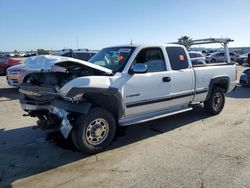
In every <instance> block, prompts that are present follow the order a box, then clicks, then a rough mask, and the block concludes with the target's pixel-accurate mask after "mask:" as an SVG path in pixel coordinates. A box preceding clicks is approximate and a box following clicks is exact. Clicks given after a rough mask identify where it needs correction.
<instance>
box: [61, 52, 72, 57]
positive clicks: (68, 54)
mask: <svg viewBox="0 0 250 188" xmlns="http://www.w3.org/2000/svg"><path fill="white" fill-rule="evenodd" d="M62 56H64V57H72V53H71V52H67V53H65V54H63V55H62Z"/></svg>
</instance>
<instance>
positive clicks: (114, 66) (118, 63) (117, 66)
mask: <svg viewBox="0 0 250 188" xmlns="http://www.w3.org/2000/svg"><path fill="white" fill-rule="evenodd" d="M134 49H135V48H134V47H113V48H104V49H102V50H101V51H100V52H99V53H97V54H96V55H95V56H93V57H92V58H91V59H90V60H89V62H90V63H93V64H96V65H100V66H102V67H105V68H108V69H111V70H112V71H113V72H114V73H115V72H121V71H122V69H123V68H124V67H125V65H126V63H127V61H128V59H129V58H130V56H131V54H132V53H133V51H134Z"/></svg>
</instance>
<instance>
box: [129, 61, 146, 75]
mask: <svg viewBox="0 0 250 188" xmlns="http://www.w3.org/2000/svg"><path fill="white" fill-rule="evenodd" d="M147 71H148V67H147V65H146V64H144V63H136V64H134V65H133V66H132V68H131V70H130V73H131V74H143V73H147Z"/></svg>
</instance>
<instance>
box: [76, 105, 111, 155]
mask: <svg viewBox="0 0 250 188" xmlns="http://www.w3.org/2000/svg"><path fill="white" fill-rule="evenodd" d="M115 132H116V123H115V120H114V117H113V116H112V114H111V113H109V112H108V111H106V110H105V109H102V108H93V109H91V110H90V111H89V113H88V114H86V115H81V116H80V117H79V118H78V119H77V120H76V122H75V127H74V130H73V131H72V139H73V143H74V145H75V146H76V148H77V149H78V150H80V151H81V152H85V153H89V154H93V153H98V152H100V151H102V150H104V149H105V148H106V147H107V146H108V145H109V144H110V143H111V141H112V140H113V138H114V136H115Z"/></svg>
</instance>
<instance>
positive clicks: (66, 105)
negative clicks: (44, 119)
mask: <svg viewBox="0 0 250 188" xmlns="http://www.w3.org/2000/svg"><path fill="white" fill-rule="evenodd" d="M20 103H21V107H22V108H23V110H24V111H26V112H28V113H29V114H32V113H33V114H34V112H35V114H39V115H42V113H43V112H45V111H46V113H47V114H53V115H55V116H57V117H58V118H59V119H61V124H60V131H61V133H62V134H63V136H64V137H65V138H67V137H68V135H69V133H70V131H71V130H72V128H73V125H72V124H71V123H70V120H69V115H70V114H72V113H78V114H87V113H88V111H89V109H90V107H91V103H87V102H82V103H78V104H75V103H72V102H69V101H65V100H63V99H56V100H54V101H52V102H41V101H39V102H37V101H34V100H25V99H21V100H20Z"/></svg>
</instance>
